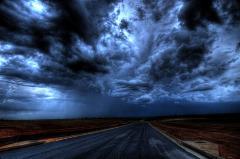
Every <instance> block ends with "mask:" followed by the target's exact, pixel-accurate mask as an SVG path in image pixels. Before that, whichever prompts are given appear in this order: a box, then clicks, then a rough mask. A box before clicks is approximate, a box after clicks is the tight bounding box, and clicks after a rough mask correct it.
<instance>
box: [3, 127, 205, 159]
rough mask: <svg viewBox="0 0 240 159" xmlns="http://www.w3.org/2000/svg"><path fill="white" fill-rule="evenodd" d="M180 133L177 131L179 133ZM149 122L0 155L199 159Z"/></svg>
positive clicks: (15, 158) (18, 158)
mask: <svg viewBox="0 0 240 159" xmlns="http://www.w3.org/2000/svg"><path fill="white" fill-rule="evenodd" d="M176 131H177V130H176ZM199 158H201V157H199V156H198V157H197V156H195V155H193V154H192V153H190V152H188V151H186V150H185V149H183V148H182V147H180V146H178V145H177V144H175V143H174V142H172V141H171V140H169V139H168V138H167V137H165V136H164V135H162V134H161V133H159V132H158V131H157V130H156V129H154V128H153V127H152V126H151V125H150V124H148V123H147V122H138V123H134V124H129V125H126V126H121V127H118V128H114V129H110V130H106V131H101V132H97V133H93V134H88V135H83V136H80V137H76V138H71V139H67V140H63V141H58V142H52V143H47V144H41V145H37V146H31V147H25V148H20V149H16V150H11V151H6V152H3V153H0V159H199Z"/></svg>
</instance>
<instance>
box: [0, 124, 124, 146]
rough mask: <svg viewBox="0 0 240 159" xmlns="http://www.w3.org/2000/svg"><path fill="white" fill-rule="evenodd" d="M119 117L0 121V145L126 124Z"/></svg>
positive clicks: (58, 136)
mask: <svg viewBox="0 0 240 159" xmlns="http://www.w3.org/2000/svg"><path fill="white" fill-rule="evenodd" d="M127 123H128V121H127V120H121V119H119V120H118V119H86V120H42V121H0V147H3V146H6V145H11V144H14V143H22V142H23V143H24V141H36V140H51V139H53V138H62V137H65V136H70V135H76V134H82V133H87V132H92V131H97V130H102V129H107V128H111V127H117V126H121V125H124V124H127Z"/></svg>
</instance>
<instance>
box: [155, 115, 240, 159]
mask: <svg viewBox="0 0 240 159" xmlns="http://www.w3.org/2000/svg"><path fill="white" fill-rule="evenodd" d="M151 123H152V125H154V126H155V127H157V128H159V129H160V130H161V131H162V132H164V133H166V134H167V135H169V136H171V137H173V138H175V139H177V140H179V141H181V142H182V143H183V144H185V146H186V145H187V146H190V147H192V148H195V149H198V150H201V151H204V152H206V153H208V154H211V155H213V156H220V157H222V158H226V159H240V151H239V150H240V124H239V119H237V118H236V119H232V118H231V119H226V118H211V117H209V118H208V117H204V118H174V119H170V118H169V119H164V120H162V119H159V120H153V121H151Z"/></svg>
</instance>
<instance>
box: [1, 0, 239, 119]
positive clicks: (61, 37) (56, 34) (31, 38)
mask: <svg viewBox="0 0 240 159" xmlns="http://www.w3.org/2000/svg"><path fill="white" fill-rule="evenodd" d="M239 11H240V3H239V1H238V0H231V1H229V0H215V1H213V0H201V1H199V0H189V1H184V0H169V1H164V0H150V1H148V0H136V1H130V0H94V1H89V0H69V1H57V0H48V1H43V0H28V1H26V0H14V1H11V0H2V1H1V2H0V15H1V16H0V88H1V89H0V112H1V116H0V118H4V119H23V118H25V119H36V118H38V119H39V118H41V119H45V118H75V117H83V116H100V115H102V116H106V115H108V116H111V115H112V116H116V115H119V116H120V115H124V113H122V112H126V111H125V110H127V114H131V115H133V116H134V115H135V114H138V113H136V111H135V110H133V109H132V107H131V106H130V105H134V104H136V105H140V106H143V107H145V108H146V109H148V108H149V107H148V106H147V105H149V104H152V103H156V102H157V101H159V100H166V99H167V100H172V101H173V102H182V101H188V102H225V101H230V102H233V101H239V93H238V91H239V73H238V72H239V37H240V30H239V19H240V16H239V15H240V14H239ZM92 98H93V99H92ZM103 98H105V99H106V98H108V100H105V99H103ZM115 98H117V100H116V99H115ZM102 101H104V102H105V103H104V104H103V105H102V106H100V107H99V103H102ZM107 101H109V102H107ZM124 102H125V103H127V104H128V105H129V108H126V107H123V108H124V110H121V108H122V107H121V104H123V103H124ZM115 104H117V105H120V106H119V107H118V108H116V107H114V106H112V105H115ZM127 104H126V105H127ZM159 107H162V108H163V109H165V106H164V105H160V106H159ZM226 107H227V106H226ZM98 108H99V109H98ZM139 109H142V107H141V108H139ZM193 109H194V107H193ZM199 109H200V108H199ZM203 109H204V111H205V113H208V112H210V110H209V109H207V108H203ZM203 109H202V110H203ZM161 110H162V109H161ZM217 110H218V108H217V109H216V111H217ZM118 111H119V112H118ZM121 111H122V112H121ZM232 111H234V110H232ZM111 112H114V113H111ZM172 112H174V113H175V114H184V110H183V112H181V111H177V110H175V109H174V110H173V111H172Z"/></svg>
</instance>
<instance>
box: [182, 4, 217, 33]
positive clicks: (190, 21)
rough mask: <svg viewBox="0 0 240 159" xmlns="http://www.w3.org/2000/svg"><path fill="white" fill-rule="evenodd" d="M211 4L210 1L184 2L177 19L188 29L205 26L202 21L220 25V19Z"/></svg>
mask: <svg viewBox="0 0 240 159" xmlns="http://www.w3.org/2000/svg"><path fill="white" fill-rule="evenodd" d="M213 2H214V1H212V0H202V1H198V0H189V1H185V5H184V7H183V9H182V11H181V13H180V15H179V18H180V19H181V20H182V21H183V24H184V25H186V27H187V28H189V29H195V28H196V27H197V26H205V22H204V21H209V22H212V23H221V19H220V17H219V15H218V13H217V11H216V9H215V8H214V6H213Z"/></svg>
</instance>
